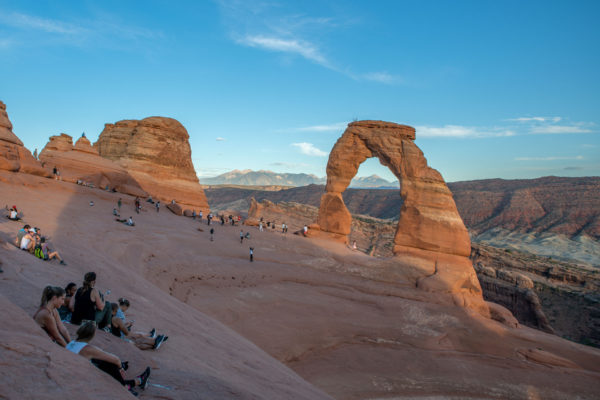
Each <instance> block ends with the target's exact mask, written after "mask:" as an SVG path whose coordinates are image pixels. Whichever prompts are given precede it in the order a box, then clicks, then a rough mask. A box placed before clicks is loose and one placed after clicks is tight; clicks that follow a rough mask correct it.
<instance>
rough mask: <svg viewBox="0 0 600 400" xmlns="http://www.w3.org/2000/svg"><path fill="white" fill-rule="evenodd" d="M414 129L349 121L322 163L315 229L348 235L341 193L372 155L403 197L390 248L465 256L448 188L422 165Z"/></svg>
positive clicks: (465, 240)
mask: <svg viewBox="0 0 600 400" xmlns="http://www.w3.org/2000/svg"><path fill="white" fill-rule="evenodd" d="M414 140H415V129H414V128H413V127H410V126H407V125H399V124H395V123H391V122H384V121H357V122H352V123H350V124H348V128H347V129H346V131H345V132H344V134H343V135H342V136H341V137H340V138H339V139H338V141H337V142H336V144H335V146H334V147H333V149H332V151H331V153H330V154H329V161H328V163H327V186H326V188H325V194H323V196H322V197H321V206H320V208H319V220H318V224H319V226H320V229H321V230H322V231H325V232H331V233H334V234H338V235H348V234H349V233H350V224H351V222H352V216H351V215H350V212H349V211H348V209H347V208H346V205H345V204H344V200H343V198H342V193H343V192H344V190H346V188H347V187H348V185H349V184H350V181H351V180H352V178H354V176H355V175H356V173H357V172H358V167H359V166H360V164H362V163H363V162H364V161H365V160H366V159H367V158H371V157H377V158H378V159H379V161H380V162H381V163H382V164H383V165H385V166H387V167H388V168H389V169H390V170H391V171H392V173H393V174H394V175H395V176H396V177H397V178H398V180H399V181H400V195H401V196H402V199H403V204H402V208H401V210H400V216H399V220H398V228H397V229H396V235H395V237H394V253H395V254H398V253H404V252H407V251H408V252H410V250H411V249H421V250H430V251H435V252H441V253H447V254H453V255H459V256H469V254H470V252H471V241H470V238H469V234H468V232H467V229H466V228H465V225H464V223H463V221H462V219H461V217H460V215H459V214H458V210H457V209H456V204H455V203H454V199H453V198H452V193H451V192H450V190H449V189H448V187H447V186H446V183H445V182H444V179H443V178H442V176H441V175H440V173H439V172H438V171H436V170H435V169H433V168H430V167H428V166H427V160H426V159H425V156H424V155H423V152H422V151H421V150H420V149H419V148H418V147H417V145H416V144H415V143H414Z"/></svg>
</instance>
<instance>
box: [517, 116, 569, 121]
mask: <svg viewBox="0 0 600 400" xmlns="http://www.w3.org/2000/svg"><path fill="white" fill-rule="evenodd" d="M561 120H562V118H561V117H520V118H511V119H508V120H507V121H516V122H559V121H561Z"/></svg>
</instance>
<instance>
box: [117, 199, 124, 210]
mask: <svg viewBox="0 0 600 400" xmlns="http://www.w3.org/2000/svg"><path fill="white" fill-rule="evenodd" d="M121 204H123V203H122V201H121V198H120V197H119V201H117V206H119V214H121Z"/></svg>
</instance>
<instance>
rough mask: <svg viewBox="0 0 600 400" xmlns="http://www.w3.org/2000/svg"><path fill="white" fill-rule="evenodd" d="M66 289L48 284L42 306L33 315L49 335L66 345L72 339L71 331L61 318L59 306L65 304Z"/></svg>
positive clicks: (43, 295) (60, 343)
mask: <svg viewBox="0 0 600 400" xmlns="http://www.w3.org/2000/svg"><path fill="white" fill-rule="evenodd" d="M64 301H65V291H64V289H63V288H61V287H58V286H46V287H45V288H44V291H43V292H42V301H41V302H40V307H39V308H38V310H37V311H36V313H35V314H34V315H33V319H34V320H35V322H36V323H37V324H38V325H39V326H40V327H41V328H42V329H44V330H45V331H46V333H47V334H48V336H50V338H51V339H52V340H53V341H55V342H56V343H58V344H59V345H61V346H62V347H66V346H67V343H69V342H70V341H71V337H70V336H69V332H67V329H66V328H65V326H64V325H63V323H62V321H61V320H60V315H59V314H58V311H57V310H58V308H59V307H60V306H61V305H63V304H64Z"/></svg>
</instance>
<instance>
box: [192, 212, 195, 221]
mask: <svg viewBox="0 0 600 400" xmlns="http://www.w3.org/2000/svg"><path fill="white" fill-rule="evenodd" d="M192 219H193V220H194V221H195V220H196V210H192Z"/></svg>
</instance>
